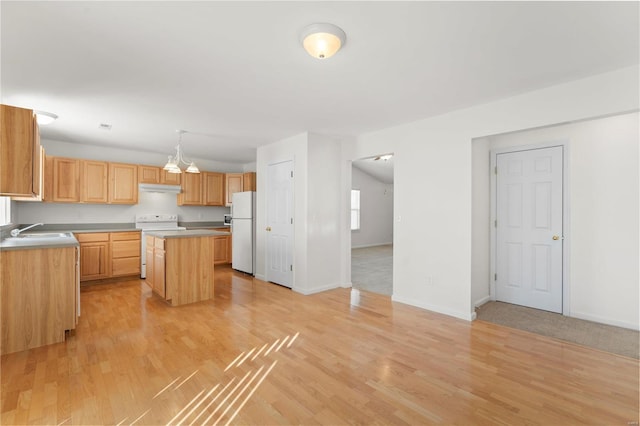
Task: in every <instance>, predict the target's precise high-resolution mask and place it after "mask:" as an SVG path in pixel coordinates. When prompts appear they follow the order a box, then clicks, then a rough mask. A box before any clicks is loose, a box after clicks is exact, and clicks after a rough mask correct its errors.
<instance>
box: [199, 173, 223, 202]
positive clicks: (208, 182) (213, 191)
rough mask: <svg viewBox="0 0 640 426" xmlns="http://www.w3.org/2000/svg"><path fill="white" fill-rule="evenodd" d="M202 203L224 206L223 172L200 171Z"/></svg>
mask: <svg viewBox="0 0 640 426" xmlns="http://www.w3.org/2000/svg"><path fill="white" fill-rule="evenodd" d="M200 174H201V175H202V183H203V191H204V194H203V195H204V196H203V198H204V205H206V206H224V204H225V202H224V173H215V172H202V173H200Z"/></svg>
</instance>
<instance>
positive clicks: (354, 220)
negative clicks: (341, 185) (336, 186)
mask: <svg viewBox="0 0 640 426" xmlns="http://www.w3.org/2000/svg"><path fill="white" fill-rule="evenodd" d="M358 229H360V190H359V189H352V190H351V230H352V231H357V230H358Z"/></svg>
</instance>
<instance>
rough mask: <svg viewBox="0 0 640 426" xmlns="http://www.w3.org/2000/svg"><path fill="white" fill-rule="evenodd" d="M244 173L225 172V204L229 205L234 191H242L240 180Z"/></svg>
mask: <svg viewBox="0 0 640 426" xmlns="http://www.w3.org/2000/svg"><path fill="white" fill-rule="evenodd" d="M243 179H244V175H243V174H242V173H227V174H225V187H226V194H227V196H226V198H227V200H226V203H225V205H227V206H230V205H231V199H232V196H233V194H234V193H236V192H242V191H243V184H242V181H243Z"/></svg>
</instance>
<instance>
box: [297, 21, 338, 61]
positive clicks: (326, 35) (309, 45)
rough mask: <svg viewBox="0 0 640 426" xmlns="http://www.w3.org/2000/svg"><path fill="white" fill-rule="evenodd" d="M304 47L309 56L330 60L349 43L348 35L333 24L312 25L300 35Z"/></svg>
mask: <svg viewBox="0 0 640 426" xmlns="http://www.w3.org/2000/svg"><path fill="white" fill-rule="evenodd" d="M300 39H301V41H302V46H303V47H304V50H306V51H307V53H309V55H311V56H313V57H314V58H318V59H328V58H330V57H332V56H333V55H335V53H336V52H337V51H338V50H340V48H341V47H342V46H344V44H345V43H346V41H347V35H346V34H345V33H344V31H342V30H341V29H340V28H338V27H336V26H335V25H333V24H311V25H309V26H308V27H306V28H305V29H304V30H303V31H302V34H301V35H300Z"/></svg>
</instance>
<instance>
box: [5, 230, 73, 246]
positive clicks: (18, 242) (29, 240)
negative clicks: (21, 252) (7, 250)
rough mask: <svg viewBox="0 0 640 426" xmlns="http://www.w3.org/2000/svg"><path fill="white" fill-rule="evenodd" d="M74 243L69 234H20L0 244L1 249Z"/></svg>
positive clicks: (71, 235)
mask: <svg viewBox="0 0 640 426" xmlns="http://www.w3.org/2000/svg"><path fill="white" fill-rule="evenodd" d="M69 240H72V241H75V239H74V238H73V234H72V233H71V232H42V233H40V234H36V233H33V234H20V235H18V236H17V237H9V238H5V239H4V240H2V242H0V245H1V246H2V247H28V246H38V245H47V244H59V243H67V242H69Z"/></svg>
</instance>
